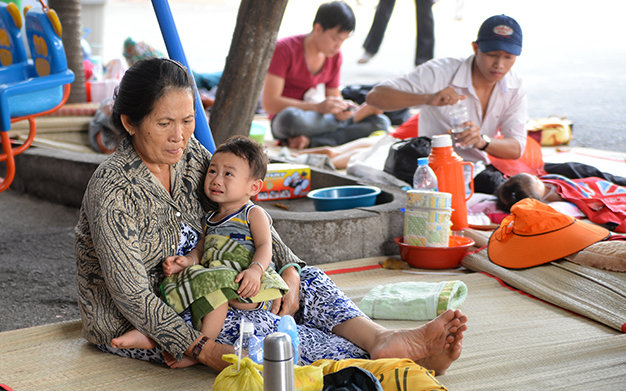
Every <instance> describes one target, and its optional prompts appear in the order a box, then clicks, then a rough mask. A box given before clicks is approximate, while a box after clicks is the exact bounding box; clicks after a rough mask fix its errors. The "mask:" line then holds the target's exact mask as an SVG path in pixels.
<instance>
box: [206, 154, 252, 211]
mask: <svg viewBox="0 0 626 391" xmlns="http://www.w3.org/2000/svg"><path fill="white" fill-rule="evenodd" d="M255 181H256V180H255V179H254V178H252V177H251V175H250V166H249V165H248V162H247V161H246V160H244V159H243V158H241V157H239V156H237V155H234V154H232V153H229V152H219V153H216V154H215V155H213V157H212V159H211V163H210V165H209V169H208V171H207V174H206V178H205V181H204V193H205V194H206V195H207V197H209V198H210V199H211V200H212V201H214V202H217V203H218V204H224V203H230V202H234V203H245V202H247V201H248V200H249V199H250V196H252V195H253V193H252V192H253V186H254V183H255Z"/></svg>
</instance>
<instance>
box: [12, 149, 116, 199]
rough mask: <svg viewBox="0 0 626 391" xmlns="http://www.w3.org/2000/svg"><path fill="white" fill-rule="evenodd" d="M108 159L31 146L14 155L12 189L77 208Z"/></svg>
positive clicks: (104, 156) (88, 154) (95, 155)
mask: <svg viewBox="0 0 626 391" xmlns="http://www.w3.org/2000/svg"><path fill="white" fill-rule="evenodd" d="M105 159H106V155H100V154H95V153H93V154H92V153H78V152H67V151H57V150H51V149H44V148H29V149H27V150H26V151H24V152H23V153H21V154H19V155H17V156H16V157H15V179H14V180H13V183H12V184H11V189H12V190H15V191H19V192H21V193H26V194H30V195H34V196H36V197H39V198H43V199H45V200H47V201H51V202H55V203H59V204H63V205H67V206H72V207H75V208H78V207H80V204H81V202H82V199H83V193H84V192H85V189H86V188H87V183H88V182H89V178H91V175H92V174H93V172H94V171H95V170H96V168H97V167H98V165H99V164H100V163H102V162H103V161H104V160H105ZM2 168H3V169H4V170H6V168H5V166H4V165H3V167H2Z"/></svg>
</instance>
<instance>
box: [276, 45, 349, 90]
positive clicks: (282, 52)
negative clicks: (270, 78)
mask: <svg viewBox="0 0 626 391" xmlns="http://www.w3.org/2000/svg"><path fill="white" fill-rule="evenodd" d="M305 37H306V35H304V34H303V35H294V36H291V37H286V38H283V39H280V40H279V41H278V42H276V49H274V55H273V56H272V61H271V63H270V67H269V69H268V71H267V72H268V73H270V74H272V75H274V76H278V77H281V78H283V79H285V87H284V89H283V94H282V96H284V97H288V98H294V99H300V100H302V99H303V97H304V93H305V92H306V91H308V90H309V89H310V88H312V87H315V86H317V85H318V84H322V83H323V84H325V85H326V88H327V89H328V88H338V87H339V82H340V70H341V62H342V57H341V52H339V53H337V54H335V55H334V56H333V57H331V58H327V59H326V60H325V62H324V65H323V66H322V69H321V70H320V71H319V72H318V73H317V74H315V75H314V74H312V73H311V71H309V68H308V66H307V63H306V59H305V56H304V38H305Z"/></svg>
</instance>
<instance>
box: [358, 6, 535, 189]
mask: <svg viewBox="0 0 626 391" xmlns="http://www.w3.org/2000/svg"><path fill="white" fill-rule="evenodd" d="M472 47H473V48H474V54H473V55H472V56H470V57H468V58H467V59H465V60H463V59H454V58H445V59H435V60H431V61H429V62H426V63H424V64H422V65H420V66H418V67H417V68H415V70H413V71H412V72H411V73H409V74H407V75H405V76H403V77H400V78H398V79H393V80H389V81H385V82H383V83H381V84H379V85H377V86H376V87H375V88H374V89H373V90H372V91H371V92H370V93H369V94H368V96H367V103H368V104H370V105H372V106H375V107H378V108H379V109H381V110H385V111H388V110H398V109H402V108H406V107H413V106H417V107H419V108H420V115H419V122H418V129H417V133H416V136H417V135H419V136H427V137H431V136H433V135H436V134H445V133H448V132H449V130H450V129H451V128H452V123H451V120H450V116H449V111H450V107H451V105H454V104H455V103H457V102H458V101H459V100H464V102H465V103H466V105H467V107H468V109H469V118H470V120H469V121H468V122H466V123H465V124H464V127H465V130H464V131H463V132H462V133H458V134H455V140H456V144H457V145H456V146H455V149H456V152H457V153H458V154H459V155H460V156H461V157H462V158H463V159H465V160H467V161H472V162H477V161H482V162H484V163H485V164H489V157H488V155H487V153H489V155H492V156H495V157H498V158H502V159H518V158H519V157H520V156H522V154H523V152H524V148H525V146H526V129H525V123H526V120H527V97H526V91H525V89H524V87H523V85H522V80H521V78H520V77H518V76H517V75H516V74H515V73H514V72H513V71H512V70H511V68H512V67H513V64H515V60H516V59H517V56H519V55H520V54H521V52H522V30H521V28H520V26H519V24H518V23H517V22H516V21H515V20H514V19H513V18H511V17H508V16H505V15H496V16H492V17H490V18H488V19H487V20H485V21H484V22H483V24H482V25H481V27H480V29H479V31H478V38H477V39H476V41H475V42H473V43H472ZM496 133H500V134H501V135H502V137H501V138H497V139H496V138H495V137H494V136H496ZM461 146H462V147H465V149H463V148H461ZM493 170H495V169H493V168H491V167H490V170H489V171H490V172H493ZM496 174H499V173H496ZM500 179H502V178H500ZM498 181H499V179H498V178H496V179H495V182H498ZM502 181H503V179H502ZM498 184H499V183H493V184H492V185H495V186H496V187H497V185H498ZM487 190H488V189H484V190H483V191H484V192H487ZM493 190H495V188H494V189H493Z"/></svg>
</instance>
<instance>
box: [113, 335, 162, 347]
mask: <svg viewBox="0 0 626 391" xmlns="http://www.w3.org/2000/svg"><path fill="white" fill-rule="evenodd" d="M111 346H113V347H115V348H118V349H153V348H155V347H156V343H155V342H154V341H153V340H152V339H151V338H148V337H146V336H145V335H143V334H141V332H139V330H131V331H129V332H127V333H124V334H122V335H120V336H119V337H117V338H113V339H112V340H111Z"/></svg>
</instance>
